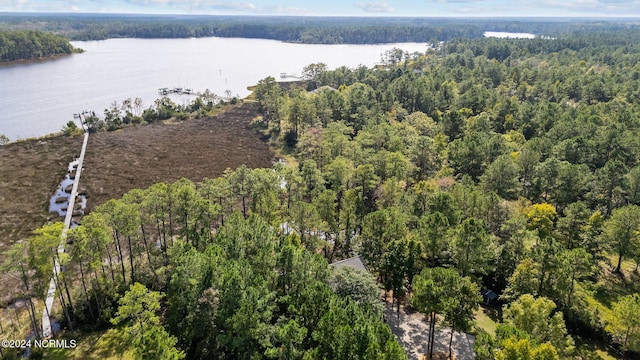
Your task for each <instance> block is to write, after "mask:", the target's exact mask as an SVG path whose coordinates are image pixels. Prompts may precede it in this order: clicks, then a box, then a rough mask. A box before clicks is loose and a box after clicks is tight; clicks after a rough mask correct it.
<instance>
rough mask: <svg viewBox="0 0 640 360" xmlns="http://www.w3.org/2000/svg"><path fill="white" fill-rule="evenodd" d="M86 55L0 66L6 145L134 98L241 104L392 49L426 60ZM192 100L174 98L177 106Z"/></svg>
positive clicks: (88, 45) (262, 47) (344, 53)
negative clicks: (274, 83) (227, 97)
mask: <svg viewBox="0 0 640 360" xmlns="http://www.w3.org/2000/svg"><path fill="white" fill-rule="evenodd" d="M73 45H74V46H75V47H80V48H82V49H85V50H86V52H85V53H83V54H75V55H71V56H67V57H62V58H57V59H54V60H48V61H43V62H37V63H29V64H11V65H0V134H4V135H6V136H8V137H9V138H10V139H11V140H16V139H22V138H27V137H33V136H41V135H45V134H49V133H52V132H57V131H60V129H61V128H62V126H63V125H64V124H66V123H67V122H68V121H69V120H73V114H74V113H78V112H80V111H82V110H84V109H89V110H93V111H96V113H98V114H99V115H102V114H103V111H104V109H105V108H107V107H109V105H110V104H111V103H112V102H114V101H118V102H122V100H124V99H126V98H132V99H133V98H136V97H140V98H142V100H143V103H144V108H147V107H149V106H150V105H151V104H153V100H155V99H156V98H158V88H162V87H169V88H173V87H183V88H191V89H193V90H194V91H204V90H205V89H209V90H211V91H212V92H214V93H215V94H218V95H224V94H225V91H227V90H229V91H231V93H232V94H234V95H239V96H241V97H245V96H247V95H248V94H249V91H248V90H247V86H249V85H253V84H256V83H257V82H258V81H259V80H260V79H263V78H265V77H267V76H273V77H275V78H276V79H280V73H283V72H286V73H293V74H300V73H301V72H302V68H303V67H304V66H306V65H308V64H310V63H317V62H323V63H325V64H327V65H328V67H329V68H332V69H333V68H336V67H339V66H343V65H344V66H348V67H356V66H358V65H366V66H369V67H371V66H373V65H374V64H376V63H379V62H380V58H381V54H382V53H384V52H385V51H387V50H390V49H392V48H394V47H398V48H401V49H403V50H406V51H409V52H414V51H420V52H424V51H425V50H426V49H427V45H426V44H418V43H403V44H383V45H306V44H289V43H283V42H278V41H273V40H261V39H230V38H199V39H152V40H149V39H110V40H104V41H86V42H84V41H80V42H73ZM192 99H193V97H190V96H177V95H176V96H173V100H174V101H175V102H177V103H178V104H186V103H188V102H190V101H191V100H192Z"/></svg>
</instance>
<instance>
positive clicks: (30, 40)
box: [0, 30, 74, 61]
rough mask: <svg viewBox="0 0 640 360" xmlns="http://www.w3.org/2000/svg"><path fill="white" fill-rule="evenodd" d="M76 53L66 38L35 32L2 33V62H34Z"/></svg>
mask: <svg viewBox="0 0 640 360" xmlns="http://www.w3.org/2000/svg"><path fill="white" fill-rule="evenodd" d="M73 52H74V48H73V46H72V45H71V44H70V43H69V40H67V39H66V38H64V37H62V36H59V35H53V34H50V33H46V32H43V31H34V30H16V31H0V61H16V60H32V59H40V58H46V57H50V56H56V55H67V54H71V53H73Z"/></svg>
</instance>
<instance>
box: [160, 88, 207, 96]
mask: <svg viewBox="0 0 640 360" xmlns="http://www.w3.org/2000/svg"><path fill="white" fill-rule="evenodd" d="M169 94H177V95H199V94H200V93H199V92H195V91H193V90H192V89H186V88H181V87H174V88H166V87H164V88H159V89H158V95H169Z"/></svg>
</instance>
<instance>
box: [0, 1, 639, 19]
mask: <svg viewBox="0 0 640 360" xmlns="http://www.w3.org/2000/svg"><path fill="white" fill-rule="evenodd" d="M0 11H1V12H65V13H66V12H82V13H132V14H200V15H205V14H206V15H209V14H210V15H298V16H411V17H451V16H455V17H493V16H500V17H539V16H544V17H549V16H552V17H566V16H572V17H585V16H586V17H640V0H396V1H359V0H306V1H303V0H298V1H294V0H242V1H231V0H0Z"/></svg>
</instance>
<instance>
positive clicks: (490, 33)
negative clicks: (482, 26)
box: [484, 31, 536, 39]
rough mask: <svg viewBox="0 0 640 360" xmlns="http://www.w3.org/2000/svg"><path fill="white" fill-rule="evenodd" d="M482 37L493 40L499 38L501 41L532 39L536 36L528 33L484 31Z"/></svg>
mask: <svg viewBox="0 0 640 360" xmlns="http://www.w3.org/2000/svg"><path fill="white" fill-rule="evenodd" d="M484 37H494V38H501V39H533V38H535V37H536V35H535V34H530V33H514V32H503V31H485V33H484Z"/></svg>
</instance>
